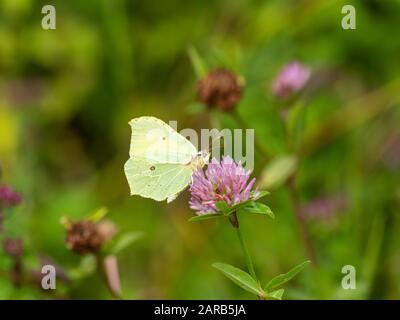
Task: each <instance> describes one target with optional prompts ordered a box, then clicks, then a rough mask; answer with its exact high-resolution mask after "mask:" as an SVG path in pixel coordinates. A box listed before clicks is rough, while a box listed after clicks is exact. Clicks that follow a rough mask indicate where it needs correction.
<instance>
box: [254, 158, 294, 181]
mask: <svg viewBox="0 0 400 320" xmlns="http://www.w3.org/2000/svg"><path fill="white" fill-rule="evenodd" d="M296 168H297V160H296V158H295V157H294V156H281V157H279V158H277V159H275V160H273V161H272V162H271V163H269V164H268V165H267V166H266V167H265V168H264V170H263V172H262V173H261V182H260V185H261V186H262V187H263V188H273V187H278V186H280V185H281V184H283V183H284V182H286V180H287V179H288V178H289V177H290V176H291V175H292V174H293V173H294V172H295V170H296Z"/></svg>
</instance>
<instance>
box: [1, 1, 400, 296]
mask: <svg viewBox="0 0 400 320" xmlns="http://www.w3.org/2000/svg"><path fill="white" fill-rule="evenodd" d="M351 3H352V4H353V5H354V6H355V7H356V10H357V29H356V30H346V31H345V30H343V29H342V28H341V19H342V17H343V15H342V14H341V8H342V6H343V5H344V4H349V2H348V1H341V0H335V1H333V0H325V1H317V0H307V1H306V0H302V1H300V0H274V1H272V0H271V1H256V0H254V1H244V0H239V1H228V0H218V1H204V0H203V1H190V2H188V1H178V0H169V1H156V2H155V1H127V0H97V1H88V0H87V1H80V0H69V1H61V0H59V1H52V0H48V1H41V0H40V1H39V0H36V1H34V0H0V165H1V183H5V184H10V185H12V186H14V187H15V188H16V189H17V190H18V191H20V192H21V193H22V194H23V195H24V203H23V204H22V205H20V206H19V207H17V208H16V209H15V210H14V211H13V212H12V213H11V214H10V216H11V217H10V221H8V222H7V226H8V228H9V230H10V231H9V232H11V233H12V234H13V235H14V236H18V237H21V238H22V239H23V240H24V244H25V246H24V262H25V263H26V264H27V265H31V266H35V265H37V264H38V262H37V257H38V256H40V255H46V256H49V257H51V258H52V259H53V260H54V261H56V262H57V263H58V264H59V265H60V266H62V267H63V268H64V269H65V270H71V273H73V272H75V274H79V275H81V274H82V272H83V271H84V270H86V271H88V272H87V273H85V272H83V274H84V276H82V277H80V278H79V280H76V281H72V282H71V283H69V284H68V283H67V284H65V285H64V284H63V285H62V284H60V287H59V289H57V290H56V294H54V293H52V292H44V291H43V290H41V289H39V287H37V286H31V285H23V286H20V287H16V286H14V285H13V284H12V282H11V280H10V278H9V277H8V276H7V274H5V273H1V274H0V299H10V298H16V299H39V298H57V296H58V294H60V295H61V294H62V296H64V297H68V298H71V299H83V298H93V299H97V298H99V299H108V298H111V296H110V294H109V293H108V291H107V288H106V286H105V285H104V283H103V280H102V278H101V276H98V275H97V274H94V273H92V272H90V270H91V268H92V267H93V261H92V262H91V261H90V258H89V259H86V258H85V259H83V260H82V259H81V258H79V257H77V256H75V255H74V254H73V253H71V252H70V251H68V250H67V249H66V248H65V246H64V237H65V232H64V229H63V226H62V225H61V224H60V222H59V221H60V218H61V217H62V216H66V217H68V218H71V219H78V218H82V217H84V216H86V215H87V213H88V212H92V211H93V210H94V209H96V208H97V207H99V206H101V205H104V206H107V207H109V208H110V214H109V215H108V217H109V218H110V219H112V220H113V221H114V222H115V224H116V225H118V227H119V228H120V229H121V231H123V232H131V231H137V230H140V231H142V232H143V234H144V235H143V237H142V238H141V239H140V240H139V241H137V242H135V244H134V245H133V246H130V247H129V248H127V249H125V250H124V251H122V252H121V254H120V255H119V264H120V275H121V284H122V289H123V291H124V298H127V299H137V298H140V299H146V298H178V299H179V298H180V299H195V298H200V299H213V298H215V299H219V298H222V299H237V298H243V299H250V298H252V295H251V294H250V293H247V292H245V291H242V290H241V288H239V287H236V286H235V285H234V284H233V283H231V282H229V281H227V280H226V279H225V278H224V277H223V276H222V275H221V274H219V273H218V272H217V271H216V270H215V269H214V268H212V267H211V264H212V263H213V262H215V261H226V262H229V263H232V264H233V265H235V266H239V267H243V268H244V267H245V265H244V259H243V257H242V255H241V251H240V247H239V245H238V243H237V239H236V236H235V234H234V231H233V230H232V228H231V227H230V226H229V225H228V224H227V223H223V222H221V221H219V219H216V220H209V221H204V222H196V223H189V222H188V219H189V218H190V217H191V216H192V215H193V212H192V211H191V210H190V209H189V208H188V204H187V201H188V193H187V192H185V193H183V194H182V195H181V196H179V198H178V199H177V200H175V201H174V202H173V203H172V204H169V205H167V204H166V203H156V202H154V201H152V200H148V199H142V198H140V197H129V190H128V185H127V182H126V180H125V177H124V174H123V164H124V162H125V160H126V159H127V158H128V148H129V139H130V128H129V126H128V124H127V123H128V121H129V120H130V119H131V118H133V117H136V116H142V115H154V116H157V117H158V118H161V119H163V120H165V121H168V120H178V129H182V128H190V127H193V128H195V129H200V128H210V127H213V126H214V125H215V123H219V125H220V126H221V127H228V128H234V127H237V124H235V120H234V118H233V117H231V115H229V114H219V113H218V112H215V113H213V114H212V115H211V117H210V116H209V114H207V113H205V112H203V113H199V112H198V110H203V109H202V108H198V106H197V108H189V106H191V105H193V103H194V102H195V85H196V82H197V80H198V79H197V77H196V73H195V71H194V69H193V67H192V65H191V62H190V58H189V54H188V51H189V52H191V54H190V55H191V56H192V59H193V50H191V49H190V48H195V49H196V50H197V52H198V54H199V57H201V58H202V59H203V60H204V62H205V64H206V65H207V67H208V68H214V67H220V66H222V67H226V68H229V69H231V70H233V71H235V72H237V73H238V74H239V75H240V76H242V77H243V78H244V79H245V83H246V87H245V91H244V97H243V99H242V101H241V103H240V105H239V106H238V110H237V112H238V114H240V116H241V118H242V119H245V121H246V123H247V124H248V126H249V127H251V128H255V135H256V139H258V141H259V142H260V144H261V147H262V148H263V149H264V150H265V152H267V153H268V155H269V157H271V159H279V157H286V156H288V154H290V152H291V150H290V148H289V147H288V143H287V140H286V132H285V128H284V127H283V125H282V121H281V116H282V110H286V108H287V106H285V105H284V104H283V103H281V102H279V101H276V100H275V99H274V98H273V96H272V94H271V83H272V80H273V78H274V76H275V75H276V74H277V72H278V71H279V70H280V69H281V68H282V67H283V66H284V65H285V64H286V63H288V62H289V61H291V60H294V59H296V60H299V61H301V62H302V63H304V64H307V65H309V66H311V68H312V70H313V73H314V76H315V79H314V80H315V81H314V85H313V86H311V88H309V90H307V91H306V92H305V94H304V97H303V98H304V99H303V100H304V101H303V103H304V107H302V109H301V110H302V111H301V114H302V115H303V120H302V124H301V127H298V126H295V127H296V128H297V129H296V130H294V131H293V132H295V133H294V135H295V136H294V137H293V141H295V143H294V145H295V146H297V147H296V150H297V152H298V154H297V155H298V158H299V161H298V162H297V169H296V170H297V185H298V190H299V197H300V201H301V203H302V204H306V203H312V201H313V200H314V199H316V198H318V197H320V196H330V195H336V194H339V193H340V194H344V195H345V197H346V206H345V207H344V208H342V209H341V210H339V211H340V212H336V215H335V216H334V217H333V219H329V220H328V219H324V218H321V219H312V220H311V219H310V220H309V221H307V227H308V228H309V230H310V234H311V238H312V240H313V242H314V245H315V247H316V252H317V258H318V265H317V266H316V267H314V268H310V267H309V268H307V269H306V270H305V271H303V272H302V273H301V274H300V275H299V276H298V277H297V278H296V279H295V280H293V281H292V282H291V283H290V284H289V285H288V286H287V287H285V298H289V299H290V298H291V299H294V298H304V299H315V298H319V299H334V298H344V299H347V298H350V299H351V298H360V299H370V298H377V299H398V298H399V297H400V285H399V284H400V268H399V266H400V251H399V247H400V237H399V236H398V230H399V227H400V219H399V208H400V185H399V181H400V156H399V154H400V142H399V141H400V111H399V108H398V106H399V98H400V97H399V95H400V86H399V83H400V82H399V80H400V79H399V74H400V63H399V57H400V41H399V37H398V27H399V21H400V2H399V1H397V0H392V1H391V0H387V1H380V0H362V1H361V0H359V1H357V0H354V1H351ZM45 4H53V5H55V7H56V9H57V29H56V30H46V31H45V30H43V29H42V28H41V19H42V17H43V15H42V14H41V8H42V6H43V5H45ZM197 67H198V68H199V66H197ZM200 67H201V66H200ZM293 108H300V107H293ZM188 110H195V112H189V111H188ZM196 110H197V111H196ZM291 110H292V109H291ZM293 110H294V109H293ZM292 116H295V115H292ZM255 160H256V166H255V171H254V174H255V175H256V176H257V177H258V178H260V174H261V172H262V171H263V169H264V166H265V164H266V162H268V163H270V159H268V161H266V160H267V159H264V158H263V156H262V155H261V154H258V153H256V155H255ZM275 161H276V160H275ZM275 167H276V166H275ZM278 168H279V166H278ZM282 175H283V174H282V173H281V174H280V175H279V174H278V177H279V178H280V176H282ZM273 176H275V177H276V173H275V174H274V175H273ZM271 191H272V193H271V195H270V196H269V197H268V201H267V202H268V205H269V206H270V207H271V208H272V210H273V211H274V213H275V215H276V219H275V220H270V219H266V218H264V217H262V216H257V215H248V216H246V217H244V216H243V218H242V220H241V226H242V228H243V232H244V233H245V234H246V235H247V241H248V244H249V247H250V251H251V252H252V254H253V256H254V260H255V261H254V262H255V266H256V268H257V273H258V275H259V277H260V278H261V279H263V281H264V282H265V281H266V280H267V279H271V278H272V277H273V276H275V275H276V274H279V273H284V272H287V270H289V269H290V268H291V267H292V266H293V265H296V264H298V263H299V262H300V261H303V260H305V258H306V252H305V251H304V249H303V246H302V242H301V240H300V235H299V231H298V228H297V222H296V218H295V216H294V214H293V207H292V205H291V202H290V197H289V194H288V189H287V188H286V186H285V184H280V185H277V186H276V188H272V189H271ZM227 248H229V249H227ZM81 260H82V261H81ZM348 264H350V265H354V266H355V267H356V270H357V290H344V289H342V287H341V279H342V277H343V276H344V275H343V274H341V269H342V267H343V266H344V265H348ZM80 265H81V266H83V267H82V268H83V269H79V270H78V269H77V268H79V266H80ZM9 267H10V261H9V259H8V258H7V257H6V255H4V254H3V253H1V252H0V269H2V270H8V269H9ZM73 270H75V271H73ZM82 270H83V271H82Z"/></svg>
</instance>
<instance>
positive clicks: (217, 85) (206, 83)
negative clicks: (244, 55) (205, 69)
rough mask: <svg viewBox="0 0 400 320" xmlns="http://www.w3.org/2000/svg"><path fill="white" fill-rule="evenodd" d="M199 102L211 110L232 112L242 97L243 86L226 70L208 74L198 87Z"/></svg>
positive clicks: (217, 70)
mask: <svg viewBox="0 0 400 320" xmlns="http://www.w3.org/2000/svg"><path fill="white" fill-rule="evenodd" d="M197 94H198V97H199V100H200V101H201V102H203V103H204V104H206V105H207V106H208V107H210V108H219V109H221V110H223V111H227V112H229V111H232V110H233V109H234V108H235V106H236V104H237V103H238V102H239V100H240V98H241V96H242V86H241V85H240V83H239V81H238V79H237V77H236V76H235V75H234V74H233V73H232V72H230V71H227V70H225V69H221V68H219V69H215V70H213V71H211V72H210V73H208V75H207V76H206V77H205V78H203V79H202V80H201V81H200V82H199V83H198V86H197Z"/></svg>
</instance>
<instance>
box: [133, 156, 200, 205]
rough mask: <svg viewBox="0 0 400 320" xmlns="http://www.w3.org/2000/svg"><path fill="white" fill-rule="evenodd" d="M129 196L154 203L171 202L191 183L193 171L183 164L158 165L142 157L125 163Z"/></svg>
mask: <svg viewBox="0 0 400 320" xmlns="http://www.w3.org/2000/svg"><path fill="white" fill-rule="evenodd" d="M125 174H126V177H127V179H128V183H129V187H130V190H131V194H132V195H134V194H136V195H140V196H142V197H145V198H151V199H154V200H156V201H163V200H168V201H172V200H173V199H174V198H175V197H176V195H177V194H178V193H179V192H181V191H182V190H184V189H185V188H186V187H187V186H188V185H189V183H190V182H191V178H192V174H193V169H191V167H190V166H187V165H183V164H171V163H158V162H155V161H150V160H148V159H146V158H142V157H133V158H130V159H129V160H128V161H127V162H126V163H125Z"/></svg>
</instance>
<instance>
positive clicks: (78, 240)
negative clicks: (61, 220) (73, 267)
mask: <svg viewBox="0 0 400 320" xmlns="http://www.w3.org/2000/svg"><path fill="white" fill-rule="evenodd" d="M104 241H105V238H104V235H103V234H102V233H101V232H100V230H99V228H98V225H97V224H95V223H93V222H91V221H88V220H80V221H75V222H71V223H69V225H68V226H67V236H66V239H65V245H66V246H67V248H68V249H70V250H72V251H74V252H75V253H78V254H81V255H84V254H89V253H97V252H98V251H99V250H100V248H101V246H102V244H103V243H104Z"/></svg>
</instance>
